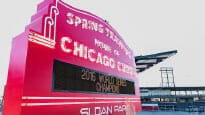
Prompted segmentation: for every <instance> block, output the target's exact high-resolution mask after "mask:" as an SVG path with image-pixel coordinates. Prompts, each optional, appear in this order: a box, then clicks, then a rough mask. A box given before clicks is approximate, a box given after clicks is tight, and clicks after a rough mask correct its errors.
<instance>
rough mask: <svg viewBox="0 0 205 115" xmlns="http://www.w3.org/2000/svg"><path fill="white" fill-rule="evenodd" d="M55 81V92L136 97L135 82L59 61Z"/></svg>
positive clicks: (55, 66)
mask: <svg viewBox="0 0 205 115" xmlns="http://www.w3.org/2000/svg"><path fill="white" fill-rule="evenodd" d="M53 80H54V81H53V89H54V91H67V92H69V91H70V92H84V93H108V94H128V95H135V86H134V82H133V81H128V80H126V79H123V78H122V77H116V76H113V75H110V74H106V73H101V72H99V71H95V70H91V69H87V68H84V67H81V66H76V65H72V64H68V63H64V62H61V61H57V60H55V61H54V65H53Z"/></svg>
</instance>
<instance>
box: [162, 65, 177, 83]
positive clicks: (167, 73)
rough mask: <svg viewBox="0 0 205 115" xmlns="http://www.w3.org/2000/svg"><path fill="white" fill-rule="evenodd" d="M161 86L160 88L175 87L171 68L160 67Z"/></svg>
mask: <svg viewBox="0 0 205 115" xmlns="http://www.w3.org/2000/svg"><path fill="white" fill-rule="evenodd" d="M160 71H161V80H162V82H161V86H162V87H175V82H174V73H173V68H172V67H161V68H160Z"/></svg>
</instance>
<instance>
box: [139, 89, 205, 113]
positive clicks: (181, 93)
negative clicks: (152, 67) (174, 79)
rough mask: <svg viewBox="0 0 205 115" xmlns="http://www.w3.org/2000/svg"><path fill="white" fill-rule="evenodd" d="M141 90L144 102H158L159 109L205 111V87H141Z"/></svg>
mask: <svg viewBox="0 0 205 115" xmlns="http://www.w3.org/2000/svg"><path fill="white" fill-rule="evenodd" d="M140 90H141V91H140V93H141V101H142V103H143V104H157V105H158V108H159V110H164V111H188V112H205V87H141V88H140ZM150 108H151V109H149V110H152V108H156V106H154V107H150Z"/></svg>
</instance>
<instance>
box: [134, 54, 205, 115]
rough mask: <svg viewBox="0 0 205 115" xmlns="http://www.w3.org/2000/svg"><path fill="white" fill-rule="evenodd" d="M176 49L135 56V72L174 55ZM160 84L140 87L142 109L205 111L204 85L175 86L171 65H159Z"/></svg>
mask: <svg viewBox="0 0 205 115" xmlns="http://www.w3.org/2000/svg"><path fill="white" fill-rule="evenodd" d="M176 53H177V51H176V50H174V51H168V52H162V53H157V54H151V55H145V56H136V57H135V62H136V65H137V72H138V73H141V72H143V71H145V70H147V69H148V68H150V67H152V66H154V65H156V64H158V63H159V62H162V61H163V60H165V59H167V58H169V57H171V56H173V55H175V54H176ZM160 72H161V85H160V86H152V87H143V86H141V87H140V95H141V102H142V110H149V111H158V110H161V111H187V112H205V86H198V87H196V86H195V87H191V86H187V87H185V86H183V87H180V86H176V85H175V82H174V74H173V68H172V67H161V68H160Z"/></svg>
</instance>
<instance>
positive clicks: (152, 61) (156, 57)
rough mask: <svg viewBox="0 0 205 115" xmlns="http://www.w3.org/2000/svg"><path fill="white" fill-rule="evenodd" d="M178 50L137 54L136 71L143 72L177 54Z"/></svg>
mask: <svg viewBox="0 0 205 115" xmlns="http://www.w3.org/2000/svg"><path fill="white" fill-rule="evenodd" d="M176 53H177V50H173V51H167V52H161V53H156V54H151V55H144V56H142V55H141V56H135V63H136V71H137V73H140V72H143V71H145V70H147V69H148V68H150V67H152V66H154V65H156V64H158V63H160V62H162V61H164V60H165V59H167V58H169V57H171V56H173V55H175V54H176Z"/></svg>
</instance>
